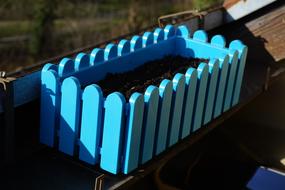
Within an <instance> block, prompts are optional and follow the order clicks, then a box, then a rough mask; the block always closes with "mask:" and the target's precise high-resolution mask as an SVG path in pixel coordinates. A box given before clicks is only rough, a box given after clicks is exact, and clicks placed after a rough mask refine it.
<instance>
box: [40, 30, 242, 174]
mask: <svg viewBox="0 0 285 190" xmlns="http://www.w3.org/2000/svg"><path fill="white" fill-rule="evenodd" d="M189 35H190V32H189V30H188V29H187V28H186V27H185V26H179V27H178V28H175V27H174V26H171V25H168V26H166V27H165V28H164V29H161V28H157V29H156V30H155V31H154V32H145V33H144V34H143V36H134V37H133V38H132V39H131V40H130V41H128V40H121V41H120V42H119V44H118V45H115V44H108V45H107V46H106V48H105V49H98V48H95V49H94V50H93V51H92V52H91V54H90V55H87V54H84V53H79V54H78V55H77V57H76V58H75V60H71V59H68V58H64V59H62V60H61V62H60V63H59V65H53V64H46V65H45V66H44V68H43V69H42V76H41V80H42V90H41V130H40V141H41V142H42V143H44V144H46V145H48V146H52V147H54V146H56V147H58V149H59V150H60V151H62V152H64V153H66V154H69V155H78V156H79V159H80V160H82V161H85V162H87V163H89V164H97V163H100V166H101V168H103V169H104V170H106V171H108V172H111V173H114V174H117V173H119V172H123V173H125V174H127V173H129V172H131V171H132V170H134V169H136V168H137V167H138V166H139V165H140V164H143V163H145V162H147V161H149V160H150V159H152V158H153V157H154V156H155V155H158V154H159V153H161V152H163V151H164V150H165V149H167V148H168V147H170V146H172V145H174V144H175V143H177V142H178V141H179V140H180V139H183V138H185V137H186V136H188V135H190V134H191V133H192V132H194V131H196V130H197V129H199V128H200V127H201V126H202V125H204V124H207V123H208V122H210V121H211V120H212V119H213V118H216V117H218V116H219V115H221V114H222V113H223V112H225V111H227V110H228V109H229V108H230V107H232V106H234V105H236V104H237V103H238V101H239V94H240V88H241V83H242V78H243V71H244V66H245V59H246V54H247V47H246V46H245V45H243V44H242V43H241V42H240V41H238V40H235V41H232V42H231V43H230V45H229V48H226V47H225V44H226V42H225V40H224V38H223V37H222V36H220V35H216V36H214V37H213V38H212V39H211V41H210V43H208V42H207V34H206V33H205V32H204V31H202V30H199V31H196V32H195V33H194V35H193V37H192V38H190V37H189ZM166 55H181V56H184V57H195V58H204V59H209V63H208V64H206V63H201V64H200V65H199V66H198V68H197V69H194V68H189V69H188V71H187V72H186V73H181V74H180V73H179V74H176V75H175V77H174V78H173V80H172V81H170V80H167V79H165V80H163V81H162V82H161V84H160V85H159V87H156V86H149V87H148V88H147V89H146V91H145V93H144V94H140V93H133V94H132V96H131V97H130V99H129V100H125V98H124V96H123V95H122V94H121V93H120V92H114V93H111V94H109V95H108V96H107V97H106V98H105V96H104V95H103V94H102V91H101V89H100V87H99V86H98V85H96V84H94V83H96V82H97V81H99V80H102V79H103V78H104V77H105V76H106V74H107V73H118V72H125V71H129V70H132V69H134V68H135V67H138V66H139V65H142V64H144V63H146V62H148V61H151V60H155V59H160V58H163V57H164V56H166Z"/></svg>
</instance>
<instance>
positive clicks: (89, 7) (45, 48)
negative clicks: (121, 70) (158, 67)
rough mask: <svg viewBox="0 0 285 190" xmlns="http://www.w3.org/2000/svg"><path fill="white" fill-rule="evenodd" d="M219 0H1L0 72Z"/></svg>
mask: <svg viewBox="0 0 285 190" xmlns="http://www.w3.org/2000/svg"><path fill="white" fill-rule="evenodd" d="M221 2H222V0H162V1H157V0H81V1H79V0H0V60H1V61H0V71H7V72H13V71H19V70H21V69H22V68H23V67H25V66H28V65H31V64H33V63H37V62H40V61H41V60H44V59H46V58H49V57H53V56H56V55H59V54H61V53H64V52H68V51H72V50H74V49H76V48H80V47H84V46H88V45H90V44H94V43H96V42H101V41H105V40H108V39H110V38H112V37H115V36H119V35H122V34H125V33H128V32H133V31H136V30H139V29H141V28H144V27H146V26H150V25H153V24H155V23H156V22H157V18H158V17H159V16H161V15H165V14H169V13H174V12H177V11H184V10H191V9H198V10H200V9H204V8H207V7H210V6H213V5H215V4H218V3H221Z"/></svg>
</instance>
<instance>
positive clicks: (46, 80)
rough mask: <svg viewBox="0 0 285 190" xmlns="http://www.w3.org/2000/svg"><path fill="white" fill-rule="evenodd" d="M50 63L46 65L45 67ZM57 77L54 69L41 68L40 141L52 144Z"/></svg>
mask: <svg viewBox="0 0 285 190" xmlns="http://www.w3.org/2000/svg"><path fill="white" fill-rule="evenodd" d="M48 66H50V65H46V66H45V67H46V68H47V67H48ZM58 81H59V78H58V76H57V73H56V72H55V71H54V70H47V69H43V71H42V73H41V121H40V122H41V126H40V142H41V143H43V144H46V145H48V146H51V147H52V146H54V143H55V138H56V118H57V117H58V114H57V110H58V109H59V108H58V99H59V97H58V96H59V86H58V84H59V82H58Z"/></svg>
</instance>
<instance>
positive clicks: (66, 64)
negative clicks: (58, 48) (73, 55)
mask: <svg viewBox="0 0 285 190" xmlns="http://www.w3.org/2000/svg"><path fill="white" fill-rule="evenodd" d="M73 72H74V61H73V60H72V59H69V58H66V57H65V58H63V59H62V60H61V61H60V63H59V66H58V74H59V76H60V77H62V76H65V75H69V74H71V73H73Z"/></svg>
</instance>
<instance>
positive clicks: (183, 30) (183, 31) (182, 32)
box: [176, 25, 191, 38]
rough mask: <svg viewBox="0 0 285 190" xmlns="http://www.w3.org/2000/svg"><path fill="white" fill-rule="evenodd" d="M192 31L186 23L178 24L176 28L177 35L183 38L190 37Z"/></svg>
mask: <svg viewBox="0 0 285 190" xmlns="http://www.w3.org/2000/svg"><path fill="white" fill-rule="evenodd" d="M190 34H191V32H190V30H189V28H188V27H187V26H186V25H181V26H178V28H177V30H176V35H177V36H182V37H183V38H188V37H189V36H190Z"/></svg>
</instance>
